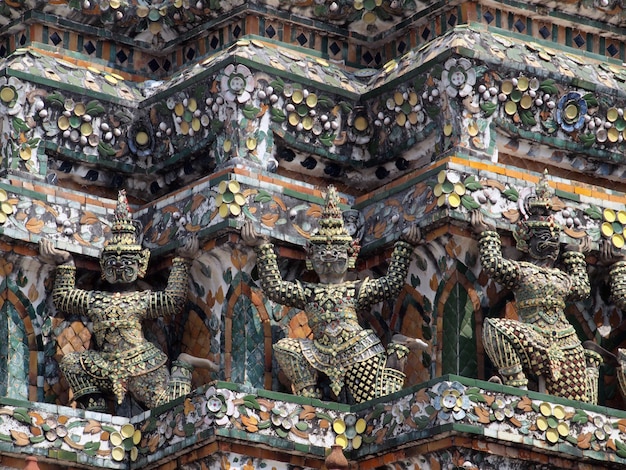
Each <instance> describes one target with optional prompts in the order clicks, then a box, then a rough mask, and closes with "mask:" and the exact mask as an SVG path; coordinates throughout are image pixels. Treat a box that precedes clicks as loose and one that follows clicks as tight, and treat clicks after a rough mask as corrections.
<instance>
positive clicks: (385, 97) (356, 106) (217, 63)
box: [0, 0, 626, 203]
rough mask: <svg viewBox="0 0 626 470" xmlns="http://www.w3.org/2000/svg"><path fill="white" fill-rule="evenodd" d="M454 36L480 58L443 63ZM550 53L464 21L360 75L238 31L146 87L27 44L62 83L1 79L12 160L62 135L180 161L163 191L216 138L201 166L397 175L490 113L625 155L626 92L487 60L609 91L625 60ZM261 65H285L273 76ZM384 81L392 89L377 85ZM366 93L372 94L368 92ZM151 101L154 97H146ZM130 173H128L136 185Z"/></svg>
mask: <svg viewBox="0 0 626 470" xmlns="http://www.w3.org/2000/svg"><path fill="white" fill-rule="evenodd" d="M107 1H110V0H107ZM123 7H124V4H123V3H122V2H120V5H119V8H123ZM111 8H112V7H111V6H110V7H109V9H111ZM113 9H114V8H113ZM155 11H156V10H155ZM454 41H456V42H458V41H462V42H463V43H464V44H467V45H468V46H471V47H472V48H474V49H475V50H476V58H473V59H469V58H465V57H449V58H447V59H446V60H445V61H442V62H439V63H437V61H436V60H435V61H433V59H436V58H437V57H438V56H439V55H440V54H442V53H443V52H444V51H446V50H448V49H449V48H450V44H451V43H452V42H454ZM456 42H455V43H456ZM551 52H552V51H550V50H548V49H546V48H544V47H542V46H539V45H536V44H530V45H528V46H526V45H522V44H518V43H515V42H513V41H512V40H510V39H506V38H503V37H500V36H498V35H493V36H492V37H489V36H486V35H485V36H481V41H480V42H478V41H477V39H476V38H475V37H474V36H472V35H471V34H470V32H461V31H460V32H457V33H455V34H452V35H449V37H448V36H445V37H441V38H438V39H436V40H434V41H432V42H431V43H429V45H428V47H425V48H422V49H420V50H413V51H410V52H409V53H407V54H406V55H405V56H403V57H402V58H400V59H398V60H392V61H390V62H388V63H387V64H385V66H384V67H383V68H382V70H381V71H380V72H378V73H376V74H374V75H373V76H372V77H371V79H370V81H369V82H368V83H363V82H362V81H360V80H357V79H355V77H353V76H351V75H350V74H348V73H347V72H345V71H343V70H341V69H340V68H339V67H336V66H334V65H333V64H330V63H329V62H327V61H325V60H324V59H321V58H314V57H311V56H307V55H306V54H303V53H301V52H297V51H292V50H289V49H283V48H276V47H268V46H267V45H266V43H264V42H262V41H260V40H257V39H242V40H239V41H238V42H237V43H236V44H235V47H233V48H232V49H231V50H229V51H223V52H219V53H216V54H214V55H213V56H210V57H208V58H206V59H205V60H203V61H202V62H201V63H199V64H197V66H196V67H192V68H189V69H187V70H184V71H181V72H180V73H178V74H176V75H175V76H174V77H172V79H171V80H169V81H168V82H164V83H160V82H155V83H148V84H144V85H142V86H137V85H136V84H133V83H130V82H127V81H125V80H124V78H123V77H122V76H120V75H117V74H116V73H114V72H112V71H107V70H99V69H95V68H93V67H89V68H82V67H79V66H78V65H76V64H74V63H72V62H68V61H65V60H57V59H54V58H52V57H49V56H46V55H44V54H42V53H39V52H35V51H27V50H18V51H16V52H15V53H14V54H13V55H12V56H11V58H10V59H9V60H8V61H7V65H6V68H7V71H8V72H9V75H10V73H11V71H15V72H20V73H22V74H23V73H27V74H31V75H32V76H33V77H41V78H45V79H46V80H49V81H50V80H51V81H54V82H58V83H59V88H58V89H57V90H55V91H52V90H50V89H48V88H45V87H42V86H39V85H37V86H35V85H34V82H26V81H23V80H17V79H16V78H15V77H11V76H9V77H8V78H6V77H5V78H3V79H2V82H0V108H2V109H4V111H5V114H7V115H8V116H10V120H6V119H5V121H4V122H3V130H4V131H5V132H7V133H8V134H9V135H10V138H9V139H8V140H7V143H6V145H5V147H4V148H3V149H2V153H3V154H4V155H5V156H8V157H9V158H10V161H11V167H12V168H16V169H21V168H25V169H27V170H28V171H31V172H38V171H41V169H40V167H39V159H38V158H33V157H34V156H36V155H37V154H38V153H39V152H41V150H40V149H39V147H40V146H41V143H42V142H52V143H54V145H57V146H58V147H59V149H60V150H61V151H62V152H65V153H66V154H67V155H71V157H72V158H73V159H79V160H80V159H84V161H85V163H90V159H91V160H93V158H96V159H97V160H96V161H103V162H104V161H107V162H112V164H113V165H114V167H115V168H119V169H124V171H125V172H127V171H128V167H126V166H124V165H132V166H136V167H139V168H142V169H148V168H150V167H151V165H155V164H158V165H160V166H161V167H163V168H166V169H167V168H169V167H170V165H172V170H171V171H170V172H167V171H164V172H163V173H164V174H162V175H161V176H159V177H157V176H155V178H154V181H153V187H152V188H151V190H152V191H153V193H154V194H159V190H161V189H163V188H164V187H166V186H167V185H169V184H174V183H176V184H180V181H181V178H182V179H184V178H185V175H182V176H181V172H180V171H178V168H177V167H176V166H175V163H176V162H177V161H178V158H177V156H178V155H179V153H180V152H181V151H183V150H184V149H200V148H205V149H208V159H206V158H203V160H205V161H203V163H201V164H199V165H198V167H199V170H200V171H201V170H202V169H205V168H211V165H212V166H213V167H214V166H215V165H219V164H222V163H224V162H225V161H227V160H230V159H234V158H244V159H249V160H251V161H252V162H255V163H258V164H261V165H262V166H263V167H264V168H265V169H268V170H270V171H275V170H276V168H277V166H279V165H286V166H288V167H289V168H290V169H297V170H298V171H304V172H306V171H309V172H310V174H312V175H315V176H322V177H326V178H339V179H341V178H344V177H345V176H346V175H348V174H351V172H355V171H356V172H358V173H360V174H361V176H360V177H361V178H366V180H365V181H367V178H371V179H375V180H386V179H393V178H394V177H396V176H397V175H398V174H400V173H402V172H405V171H407V170H410V169H411V168H412V165H414V164H415V163H414V162H413V161H411V160H405V159H404V157H400V155H401V152H403V150H406V149H408V148H411V147H415V145H416V144H417V143H418V142H425V141H427V140H428V142H429V145H430V143H431V142H432V144H433V148H432V149H431V150H430V152H431V153H432V152H436V153H440V152H441V151H445V150H446V149H449V148H452V147H454V146H461V147H467V148H470V149H474V150H480V151H485V152H490V150H491V149H492V146H493V145H494V138H493V129H494V125H495V126H498V127H502V128H503V129H505V130H506V131H507V132H513V133H517V134H520V135H523V133H524V132H532V133H533V135H540V136H541V139H545V140H546V142H548V143H550V144H551V145H555V146H557V147H563V146H565V147H567V146H568V145H570V144H571V143H576V144H580V145H583V146H584V147H585V148H589V149H590V150H593V151H594V152H600V154H602V155H606V156H607V157H610V156H611V155H618V154H620V155H621V153H623V152H622V147H623V145H624V143H623V141H624V136H625V133H626V119H624V109H625V108H626V102H624V103H621V102H619V100H617V101H616V100H608V99H607V97H606V96H605V95H603V92H600V91H589V90H585V89H583V88H581V87H580V86H571V85H568V84H567V83H565V82H563V83H558V82H556V81H555V80H554V79H551V78H545V76H542V75H541V74H540V73H539V72H538V73H537V75H536V76H530V75H524V74H520V73H519V72H507V71H506V70H501V69H498V70H497V71H496V70H494V69H493V67H491V65H490V64H489V62H488V59H489V58H491V57H500V58H501V57H507V58H509V59H511V60H513V59H515V61H521V60H522V56H523V57H528V58H529V59H528V60H531V59H530V58H532V60H533V61H537V64H538V68H537V70H538V71H540V70H541V67H539V65H540V66H542V67H544V68H546V70H551V68H554V69H555V70H556V69H557V68H559V67H560V68H563V70H565V68H567V70H569V71H570V72H572V73H573V72H576V73H579V74H582V76H584V77H585V78H586V79H587V81H589V82H590V83H596V82H601V83H603V84H604V85H605V87H606V88H607V89H612V90H619V89H621V87H623V86H624V80H622V79H621V78H620V77H622V75H621V73H622V72H621V69H620V70H618V69H617V68H615V67H612V66H610V64H609V65H607V64H597V65H594V66H587V65H585V66H583V65H582V64H579V63H577V62H576V58H575V57H570V56H567V55H562V56H558V55H556V54H553V53H551ZM522 53H523V54H522ZM524 54H525V55H524ZM230 59H234V61H233V63H230V62H231V60H230ZM226 60H228V63H226V65H222V64H224V61H226ZM428 61H433V62H432V63H433V65H432V67H431V68H430V69H429V70H426V71H423V72H421V73H419V74H418V75H415V73H414V70H415V69H416V67H418V66H419V64H423V63H425V62H428ZM256 64H259V65H262V66H263V67H267V66H270V67H272V68H273V69H275V70H279V71H283V72H285V74H283V75H281V77H278V76H272V75H270V74H267V73H265V72H262V71H260V70H257V67H256ZM263 67H258V68H259V69H263ZM563 76H567V74H565V73H564V74H563ZM62 77H63V78H62ZM403 77H406V78H403ZM622 78H623V77H622ZM61 82H66V83H63V84H61ZM379 87H382V88H380V89H382V90H385V91H384V92H381V93H378V94H375V93H372V91H374V90H377V89H379ZM84 89H87V90H90V91H97V92H98V93H101V94H102V96H108V97H109V99H100V98H99V99H91V98H87V97H86V96H85V95H84V94H81V90H84ZM329 90H333V91H329ZM363 96H367V98H366V99H365V101H363V102H361V101H360V97H363ZM146 99H149V101H148V102H149V103H150V104H149V105H146V106H145V109H144V105H143V103H144V102H145V100H146ZM609 103H610V104H609ZM136 107H138V109H139V111H137V110H136V109H135V108H136ZM277 137H278V138H280V139H281V140H282V141H286V142H288V143H289V146H293V147H294V148H296V149H300V150H302V151H304V152H305V153H306V152H308V151H310V150H311V148H314V149H315V153H316V155H310V156H308V157H306V156H303V157H302V159H301V160H297V161H293V162H292V161H291V160H293V159H294V157H295V154H291V155H293V156H291V155H290V154H289V153H285V154H284V155H282V154H281V155H280V156H279V157H278V160H280V161H278V160H276V159H275V158H274V156H273V154H274V152H275V150H276V142H275V140H276V138H277ZM429 145H427V146H426V148H428V147H429ZM425 152H428V150H425ZM204 155H206V154H204ZM433 155H434V153H433ZM193 158H195V159H196V160H198V159H200V157H199V155H198V156H194V157H193ZM193 158H192V159H193ZM413 158H415V157H413ZM611 158H613V157H611ZM616 159H617V161H619V158H617V157H616ZM206 160H209V162H207V161H206ZM320 161H324V164H323V165H319V164H318V163H319V162H320ZM211 162H212V163H211ZM296 162H299V163H300V165H297V163H296ZM371 162H376V164H377V165H378V166H372V164H371ZM198 163H199V161H198ZM363 163H367V164H366V165H363ZM369 168H371V170H370V169H369ZM187 170H188V171H191V170H190V167H188V168H187ZM70 171H72V170H70ZM101 171H102V172H106V171H107V170H106V169H102V170H101ZM129 175H130V174H129ZM111 177H112V175H111ZM192 177H193V176H187V178H188V179H189V178H192ZM96 178H97V176H96ZM129 178H130V181H127V185H128V186H132V185H133V182H132V176H129ZM135 184H137V191H143V190H144V189H146V188H144V187H140V186H141V184H144V185H145V183H140V182H136V183H135ZM457 196H459V197H456V196H453V197H451V198H450V197H449V196H448V197H447V199H451V201H452V203H456V202H460V201H459V199H461V200H462V199H463V198H462V196H463V195H461V194H457ZM465 200H466V201H467V198H465Z"/></svg>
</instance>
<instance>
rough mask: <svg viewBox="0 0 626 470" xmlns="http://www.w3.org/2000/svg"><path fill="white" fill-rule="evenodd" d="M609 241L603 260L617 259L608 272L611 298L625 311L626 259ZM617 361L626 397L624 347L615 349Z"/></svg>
mask: <svg viewBox="0 0 626 470" xmlns="http://www.w3.org/2000/svg"><path fill="white" fill-rule="evenodd" d="M609 243H610V242H609ZM609 243H606V244H605V245H604V246H603V251H604V258H605V260H615V259H617V260H618V261H617V262H615V263H614V264H613V265H612V266H611V271H610V274H609V276H610V283H611V300H612V301H613V303H615V305H616V306H617V307H618V308H619V309H621V310H623V311H626V260H625V256H624V255H623V254H622V253H621V252H614V251H613V249H612V246H611V245H610V244H609ZM617 361H618V367H617V381H618V383H619V387H620V391H621V393H622V396H623V397H624V398H626V349H623V348H619V349H618V350H617Z"/></svg>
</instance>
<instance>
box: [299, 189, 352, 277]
mask: <svg viewBox="0 0 626 470" xmlns="http://www.w3.org/2000/svg"><path fill="white" fill-rule="evenodd" d="M310 245H344V246H346V247H347V249H348V254H349V255H350V262H349V267H350V268H353V267H354V264H355V260H356V257H357V256H358V253H359V248H360V247H359V243H358V241H357V240H354V239H353V238H352V236H351V235H350V233H348V230H347V229H346V227H345V225H344V221H343V215H342V211H341V208H340V207H339V196H338V195H337V189H336V188H335V187H334V186H332V185H330V186H328V191H327V193H326V202H325V204H324V207H323V209H322V217H321V218H320V220H319V222H318V228H317V229H315V230H314V231H313V232H312V233H311V236H310V237H309V251H310V248H311V247H310Z"/></svg>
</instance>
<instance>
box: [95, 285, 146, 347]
mask: <svg viewBox="0 0 626 470" xmlns="http://www.w3.org/2000/svg"><path fill="white" fill-rule="evenodd" d="M145 299H146V295H145V293H144V292H129V293H110V292H101V291H96V292H94V293H93V294H92V301H91V303H90V306H89V311H88V312H87V313H88V316H89V318H90V319H91V320H92V321H93V333H94V335H95V337H96V342H97V345H98V348H99V349H100V350H101V351H103V352H114V351H120V350H126V349H129V348H133V347H136V346H139V345H141V344H143V343H144V342H145V338H144V336H143V333H142V329H141V319H142V318H143V316H144V314H145V312H146V310H147V307H148V305H147V303H146V300H145Z"/></svg>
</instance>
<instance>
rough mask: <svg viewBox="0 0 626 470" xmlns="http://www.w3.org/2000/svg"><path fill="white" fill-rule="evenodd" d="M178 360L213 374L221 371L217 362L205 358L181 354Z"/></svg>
mask: <svg viewBox="0 0 626 470" xmlns="http://www.w3.org/2000/svg"><path fill="white" fill-rule="evenodd" d="M178 360H179V361H182V362H186V363H187V364H191V365H192V366H194V367H198V368H200V369H208V370H210V371H213V372H217V371H218V370H220V366H218V365H217V364H216V363H215V362H213V361H211V360H209V359H205V358H203V357H196V356H192V355H191V354H187V353H180V354H179V355H178Z"/></svg>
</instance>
